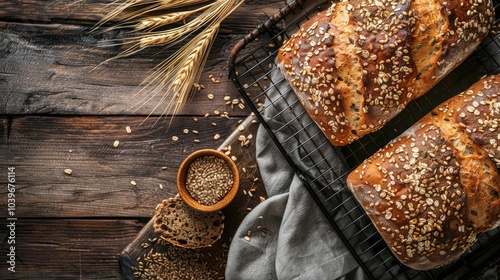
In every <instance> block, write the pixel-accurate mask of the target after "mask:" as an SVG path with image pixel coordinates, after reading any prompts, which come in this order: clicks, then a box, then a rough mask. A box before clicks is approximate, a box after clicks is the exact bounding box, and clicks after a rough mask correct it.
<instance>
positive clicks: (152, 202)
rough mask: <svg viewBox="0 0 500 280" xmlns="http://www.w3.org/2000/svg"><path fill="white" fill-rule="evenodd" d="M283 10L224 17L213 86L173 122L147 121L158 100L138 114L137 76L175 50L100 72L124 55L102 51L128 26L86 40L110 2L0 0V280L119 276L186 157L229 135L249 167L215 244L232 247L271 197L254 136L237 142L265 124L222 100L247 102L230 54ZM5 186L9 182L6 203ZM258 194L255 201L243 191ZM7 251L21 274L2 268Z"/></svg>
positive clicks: (212, 59)
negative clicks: (127, 252)
mask: <svg viewBox="0 0 500 280" xmlns="http://www.w3.org/2000/svg"><path fill="white" fill-rule="evenodd" d="M118 2H122V1H118ZM283 4H284V1H282V0H273V1H264V0H255V1H247V2H246V3H245V4H244V5H243V6H242V7H240V8H239V9H238V10H237V11H236V12H235V13H234V14H233V15H231V16H230V17H229V18H228V19H227V20H226V21H224V23H223V25H222V27H221V30H220V32H219V34H218V36H217V38H216V40H215V43H214V45H213V48H212V52H211V53H210V55H209V58H208V62H207V64H206V66H205V68H204V71H203V74H202V76H201V80H200V83H201V84H203V85H204V86H205V89H203V90H201V91H200V92H197V93H196V95H195V96H194V97H193V99H192V100H191V101H190V102H189V103H188V104H187V106H186V107H185V108H184V110H183V111H182V112H181V113H180V114H179V115H178V116H175V117H174V118H173V119H171V115H170V113H169V114H168V116H167V117H161V116H160V115H159V114H155V115H152V116H150V117H147V116H148V114H149V113H151V112H152V110H153V108H154V106H155V105H156V103H157V102H158V99H155V100H152V102H148V103H147V104H145V105H144V106H142V107H141V108H139V109H138V110H135V111H131V110H130V108H131V107H132V106H133V105H135V104H137V103H138V102H139V100H138V98H140V96H137V95H136V94H137V92H138V91H139V90H140V89H141V87H140V84H141V82H143V81H144V79H145V78H146V77H147V76H148V75H149V71H150V70H151V69H152V68H153V67H154V66H155V65H157V64H159V63H160V62H161V61H162V60H163V59H165V58H166V56H167V54H168V51H166V52H165V51H164V50H163V52H162V49H161V48H154V49H149V50H147V51H145V52H143V53H140V54H137V55H134V56H131V57H128V58H124V59H118V60H113V61H111V62H109V63H106V64H103V65H101V66H99V67H97V68H96V66H98V65H99V64H100V63H101V62H103V61H104V60H106V59H108V58H111V57H113V56H115V55H117V54H118V53H119V52H120V51H122V50H123V48H120V47H116V46H106V45H105V43H106V42H107V39H110V38H121V37H120V36H124V35H123V32H120V31H114V32H107V33H104V34H90V33H88V31H89V29H90V28H91V27H92V26H93V25H94V24H95V23H96V21H97V20H99V19H100V18H101V17H102V16H104V15H105V14H107V13H108V12H109V11H110V10H111V9H113V8H114V7H116V3H114V0H55V1H41V0H2V1H0V185H1V189H0V220H1V222H0V223H1V227H0V238H1V239H2V240H3V241H2V243H1V245H0V279H54V278H62V279H75V278H83V279H119V278H122V277H123V274H122V273H121V272H120V266H119V256H120V255H121V253H122V251H123V250H124V248H126V247H127V246H128V245H129V244H131V243H132V242H133V241H134V240H135V239H136V237H137V235H138V233H139V232H140V231H141V230H142V229H143V228H144V227H145V225H146V224H147V223H148V222H149V221H150V220H151V218H152V216H153V214H154V210H155V207H156V205H157V204H158V203H159V202H161V201H162V200H163V199H165V198H169V197H173V196H175V195H176V193H177V191H176V181H175V176H176V172H177V168H178V167H179V165H180V163H181V161H182V160H183V159H184V158H185V157H186V156H187V155H188V154H190V153H191V152H194V151H196V150H198V149H202V148H212V149H216V148H219V147H221V145H223V144H224V141H226V143H227V144H228V145H231V146H232V150H231V155H234V156H236V157H237V164H238V166H239V168H240V172H241V173H242V181H241V187H240V188H241V191H240V193H239V194H238V197H237V198H236V200H235V201H234V202H233V203H232V204H231V206H230V207H229V208H228V209H226V210H225V214H226V227H225V231H224V235H223V238H222V240H221V241H219V242H220V243H221V244H229V242H230V239H231V237H232V235H233V234H234V232H235V230H236V228H237V227H238V225H239V223H240V222H241V220H242V219H243V217H244V216H245V215H246V214H247V213H248V210H249V209H251V208H252V207H254V206H255V205H257V204H258V203H260V199H259V196H262V197H265V190H264V189H263V187H262V184H261V181H260V180H259V179H258V178H259V174H258V169H257V166H256V161H255V142H253V141H252V142H250V144H249V145H248V146H247V147H242V146H241V145H240V142H239V141H238V139H237V138H238V136H239V135H241V134H244V135H246V136H248V135H249V134H253V135H255V132H256V130H257V126H258V125H257V124H255V123H254V122H252V121H251V120H249V119H247V118H248V116H249V115H250V113H251V112H250V111H249V110H248V109H247V108H244V109H240V108H239V107H236V108H231V106H230V105H226V101H225V100H224V98H225V96H229V98H230V100H233V99H237V98H239V93H238V92H237V90H236V88H235V86H234V85H233V84H232V83H231V82H230V81H229V79H228V78H227V77H228V68H227V58H228V56H229V52H230V50H231V49H232V47H233V45H234V44H235V43H236V42H237V40H239V39H240V38H242V37H243V36H244V35H246V34H247V33H248V32H249V31H251V30H252V29H253V28H254V27H255V26H256V25H257V24H258V23H259V22H260V21H262V20H263V19H265V18H266V14H267V15H271V14H273V13H275V12H276V11H277V9H278V8H279V7H281V6H282V5H283ZM210 77H216V78H217V79H218V80H220V83H214V82H212V80H211V78H210ZM208 94H213V95H214V98H213V99H209V98H207V95H208ZM217 111H218V112H217ZM224 112H227V115H225V114H224ZM221 114H222V115H223V116H220V115H221ZM207 115H208V116H207ZM245 120H246V122H247V124H248V125H247V126H246V127H245V129H244V130H243V131H240V129H238V127H239V126H240V125H241V122H243V121H245ZM155 123H156V124H155ZM169 124H170V125H169ZM127 126H129V127H130V128H131V133H128V132H127V131H126V127H127ZM196 132H197V133H196ZM216 134H219V135H220V139H218V140H215V139H214V136H215V135H216ZM173 136H177V137H178V141H174V140H173V139H172V137H173ZM116 140H118V141H119V144H118V145H117V146H116V145H114V143H115V141H116ZM115 146H116V147H115ZM9 168H11V171H12V172H11V173H9ZM243 168H244V169H245V171H246V172H243ZM67 169H70V170H71V172H70V171H69V170H67ZM68 173H71V174H68ZM9 179H10V180H11V181H13V180H15V183H13V185H14V186H15V192H13V193H14V194H15V204H10V205H9V204H8V203H9V201H8V195H9V193H11V191H12V190H11V191H9V189H8V188H7V184H8V181H9ZM132 181H134V182H136V184H135V185H133V183H131V182H132ZM160 185H161V186H163V187H160ZM250 189H255V192H254V195H253V197H250V196H248V195H245V193H244V192H243V191H248V190H250ZM10 202H14V200H11V201H10ZM9 206H12V207H11V209H9ZM8 210H12V212H9V211H8ZM14 219H17V220H14ZM13 224H15V229H14V228H10V227H8V225H13ZM11 229H12V230H11ZM9 237H10V239H9ZM4 241H5V242H4ZM12 241H15V244H9V242H12ZM10 246H14V247H15V248H14V250H13V251H14V253H15V273H12V272H10V271H8V268H9V267H11V265H10V264H9V263H7V261H8V256H7V254H11V247H10ZM214 247H217V246H214ZM219 253H220V252H218V251H217V252H215V253H214V254H219ZM213 265H214V266H215V265H216V264H213ZM219 270H220V271H223V267H222V268H219Z"/></svg>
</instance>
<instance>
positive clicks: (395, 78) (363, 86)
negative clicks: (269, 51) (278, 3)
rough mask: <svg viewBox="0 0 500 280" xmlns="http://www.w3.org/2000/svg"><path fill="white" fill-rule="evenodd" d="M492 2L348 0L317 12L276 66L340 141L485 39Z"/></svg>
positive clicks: (368, 128) (370, 125)
mask: <svg viewBox="0 0 500 280" xmlns="http://www.w3.org/2000/svg"><path fill="white" fill-rule="evenodd" d="M492 22H493V7H492V5H491V3H490V1H483V0H470V1H442V0H399V1H392V0H375V1H371V0H349V1H342V2H339V3H333V4H332V6H331V7H330V8H328V9H327V10H325V11H323V12H320V13H319V14H318V15H316V16H314V17H312V18H311V19H310V20H309V21H307V22H306V23H305V24H304V25H303V26H301V28H300V29H299V30H298V31H297V32H296V33H295V34H293V35H292V36H291V37H290V38H289V39H288V40H287V41H286V42H285V43H284V44H283V46H282V47H281V48H280V50H279V52H278V67H279V68H280V70H281V72H282V73H283V74H284V76H285V79H286V80H288V82H289V84H290V86H291V88H292V89H293V90H294V91H295V93H296V95H297V97H298V99H299V100H300V101H301V103H302V104H303V105H304V107H305V109H306V111H307V112H308V113H309V115H311V117H312V118H313V120H314V121H315V122H316V123H317V124H318V125H319V127H320V128H321V129H322V130H323V132H324V133H325V135H326V136H327V137H328V139H329V140H330V142H331V143H332V144H333V145H335V146H343V145H346V144H349V143H351V142H352V141H354V140H356V139H358V138H360V137H362V136H363V135H366V134H368V133H370V132H373V131H375V130H377V129H379V128H380V127H382V126H383V125H384V124H385V123H386V122H388V121H389V120H390V119H392V118H393V117H394V116H396V115H397V114H398V113H399V112H400V111H401V110H402V109H403V108H404V107H405V106H406V105H407V104H408V103H409V102H410V101H411V100H414V99H416V98H418V97H420V96H422V95H423V94H425V93H426V92H427V91H429V90H430V89H431V88H432V87H433V86H434V85H435V84H436V83H437V82H438V81H439V80H441V79H442V78H443V77H444V76H445V75H446V74H448V73H449V72H450V71H451V70H453V69H454V68H455V67H456V66H458V65H459V64H460V63H461V62H462V61H463V60H464V59H465V58H466V57H467V56H468V55H469V54H471V53H472V51H473V50H474V49H476V47H477V46H478V44H479V43H480V42H481V41H482V40H483V39H484V38H485V36H486V35H487V33H488V31H489V29H490V28H491V26H492Z"/></svg>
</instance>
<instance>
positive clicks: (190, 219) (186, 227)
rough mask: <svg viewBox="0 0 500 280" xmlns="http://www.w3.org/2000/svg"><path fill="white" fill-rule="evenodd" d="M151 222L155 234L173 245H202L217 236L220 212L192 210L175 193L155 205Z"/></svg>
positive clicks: (215, 239)
mask: <svg viewBox="0 0 500 280" xmlns="http://www.w3.org/2000/svg"><path fill="white" fill-rule="evenodd" d="M153 225H154V232H155V233H156V234H158V235H159V236H160V237H161V238H163V239H165V240H167V241H168V242H170V243H172V244H174V245H176V246H179V247H183V248H191V249H194V248H202V247H207V246H210V245H212V244H213V243H215V242H216V241H218V240H219V239H220V237H221V235H222V231H223V229H224V215H223V213H222V212H221V211H216V212H200V211H196V210H194V209H192V208H191V207H189V206H188V205H187V204H186V203H184V201H183V200H182V199H181V198H179V197H175V198H171V199H166V200H164V201H163V202H162V203H160V204H158V206H156V213H155V216H154V223H153Z"/></svg>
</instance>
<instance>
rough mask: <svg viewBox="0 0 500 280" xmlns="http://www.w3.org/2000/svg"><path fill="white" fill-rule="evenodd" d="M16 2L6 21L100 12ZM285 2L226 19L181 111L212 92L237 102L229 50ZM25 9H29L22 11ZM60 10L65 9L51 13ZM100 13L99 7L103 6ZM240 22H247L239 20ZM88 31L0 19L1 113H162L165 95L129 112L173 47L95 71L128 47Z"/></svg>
mask: <svg viewBox="0 0 500 280" xmlns="http://www.w3.org/2000/svg"><path fill="white" fill-rule="evenodd" d="M18 2H19V1H2V3H3V4H0V11H1V10H3V9H2V7H1V5H5V6H7V7H5V8H6V9H5V10H4V11H3V13H4V15H3V17H4V18H6V19H7V20H9V19H10V20H12V18H11V17H9V15H16V16H17V15H18V14H20V16H19V17H20V18H24V16H28V15H30V14H33V15H40V14H47V13H48V14H49V15H47V17H48V18H52V17H57V16H59V17H61V16H62V15H64V14H65V13H68V9H69V8H68V6H71V5H73V4H74V5H76V6H77V7H78V8H77V9H76V10H75V11H74V12H75V13H77V14H76V15H74V17H75V18H77V17H81V18H85V13H88V14H99V13H93V11H94V9H88V10H86V9H84V8H83V7H81V6H79V5H85V7H88V6H87V4H83V3H84V2H85V1H78V3H76V2H74V3H73V4H72V3H71V1H63V2H62V3H61V5H58V4H57V3H54V4H53V5H52V4H51V5H48V6H47V7H45V8H41V7H40V6H43V5H44V4H41V3H44V2H41V1H22V3H18ZM34 2H36V3H37V4H34ZM56 2H57V1H56ZM94 2H96V1H91V2H90V3H88V5H90V6H92V5H93V3H94ZM32 3H33V4H32ZM281 4H282V3H281V1H275V2H272V3H267V2H264V1H256V2H253V3H248V4H246V5H247V7H246V8H245V9H246V10H245V9H244V8H243V7H242V8H241V9H239V10H238V12H237V13H235V14H234V15H232V16H231V17H230V18H228V19H227V20H226V22H225V23H224V25H223V26H222V28H221V32H220V33H219V34H218V37H217V39H216V40H215V42H214V45H213V47H212V52H211V54H210V55H209V58H208V61H207V64H206V65H205V69H204V72H203V74H202V76H201V79H200V83H201V84H203V85H204V86H205V87H206V88H205V89H204V90H202V92H200V93H198V94H196V95H195V96H194V97H193V99H192V101H191V102H189V103H188V105H187V106H186V108H185V109H184V110H183V111H182V114H187V115H193V114H200V113H201V112H200V110H199V108H204V107H206V106H208V105H209V104H210V103H211V101H210V100H208V99H207V97H206V96H207V94H209V93H210V94H214V95H215V98H214V100H215V101H219V102H223V101H224V100H223V98H224V96H226V95H229V96H230V98H231V99H234V98H239V94H238V92H237V91H236V88H235V87H234V85H233V84H232V83H231V81H230V80H229V79H228V78H227V75H228V69H227V58H228V57H229V52H230V51H231V49H232V47H233V45H234V44H235V43H236V42H237V41H238V40H239V39H241V38H242V36H243V35H244V34H246V33H248V32H249V31H251V30H252V29H253V28H254V27H255V26H256V25H257V24H258V23H259V22H260V21H261V20H263V19H265V13H267V14H272V13H274V12H276V11H277V9H278V7H279V6H280V5H281ZM23 6H27V7H31V8H29V9H26V10H21V11H19V9H20V8H21V7H23ZM56 6H57V7H59V6H60V7H61V8H60V9H59V8H54V7H56ZM95 9H99V10H102V9H103V7H102V3H101V5H97V8H95ZM248 10H250V11H248ZM37 11H38V13H37ZM23 13H27V14H24V15H23ZM51 13H54V14H53V15H51ZM101 14H102V13H101ZM0 16H1V15H0ZM242 17H245V18H246V20H245V21H242V20H241V18H242ZM41 21H42V22H45V20H41ZM90 27H91V26H90V25H88V26H81V25H72V24H68V23H67V22H65V21H61V22H60V23H58V24H43V23H39V22H38V21H37V20H36V19H33V21H32V22H30V19H28V20H27V24H26V23H16V22H3V23H2V22H0V38H2V40H0V57H1V58H2V60H3V63H2V64H1V65H0V92H2V93H5V95H3V96H2V98H0V114H47V113H50V114H87V115H88V114H99V115H117V114H136V115H147V114H150V113H152V112H153V114H156V115H159V114H161V113H163V108H162V106H160V108H159V109H158V110H156V111H155V110H154V109H155V107H156V105H157V104H158V102H159V100H161V98H162V96H161V95H157V96H156V97H155V98H153V99H152V100H151V101H150V102H147V103H146V104H145V105H144V106H142V107H140V108H139V109H138V110H132V107H133V106H134V105H137V104H138V103H140V100H142V99H143V98H144V95H141V94H138V92H140V89H141V86H140V85H141V83H142V82H144V80H145V79H146V78H147V77H148V76H149V75H150V73H151V72H150V71H151V69H152V68H153V67H154V66H156V65H158V64H159V63H160V62H161V61H162V60H164V59H165V58H167V57H168V56H169V55H170V54H172V52H173V51H174V50H175V48H171V49H169V50H164V49H162V48H152V49H148V50H146V51H144V52H143V53H140V54H137V55H134V56H133V57H129V58H124V59H119V60H114V61H111V62H108V63H106V64H104V65H101V66H99V67H98V68H96V66H98V65H99V64H100V63H102V62H104V61H105V60H106V59H109V58H111V57H114V56H115V55H117V54H119V53H120V52H121V51H123V50H124V49H125V48H124V47H121V48H120V47H117V46H107V45H108V44H109V41H108V40H110V39H116V40H119V41H121V40H123V39H124V38H125V36H126V35H125V34H124V33H123V32H119V31H116V32H107V33H105V34H90V33H88V31H89V29H90ZM210 75H214V76H215V77H216V78H217V79H219V80H220V81H221V83H219V84H214V83H213V82H212V81H211V79H210V78H209V76H210ZM219 75H222V76H219ZM169 99H170V98H169ZM169 99H168V100H169ZM212 103H213V102H212ZM234 113H235V114H238V115H239V116H246V115H248V114H249V111H248V110H235V111H234Z"/></svg>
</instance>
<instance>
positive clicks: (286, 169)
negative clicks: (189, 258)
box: [226, 71, 364, 279]
mask: <svg viewBox="0 0 500 280" xmlns="http://www.w3.org/2000/svg"><path fill="white" fill-rule="evenodd" d="M271 81H274V82H276V83H277V86H276V88H277V90H271V91H269V94H268V100H267V101H266V103H267V104H268V105H269V103H271V102H273V104H274V105H273V106H269V107H267V109H266V110H265V111H264V112H263V115H264V117H268V116H271V117H272V116H275V114H276V113H277V111H279V112H281V113H280V115H281V116H283V112H282V109H283V108H282V106H283V107H286V106H288V104H294V103H296V96H295V94H293V92H288V94H287V95H286V101H287V102H281V103H283V104H281V103H278V102H275V100H274V98H276V99H279V98H281V97H278V96H279V93H278V92H285V91H289V87H288V85H287V84H286V81H284V80H283V77H282V75H281V74H280V73H279V71H273V73H272V76H271ZM280 101H281V100H280ZM295 110H303V108H302V107H297V108H296V109H295ZM290 114H291V116H290V118H293V116H294V115H297V114H300V112H292V111H290ZM284 118H285V119H286V116H285V117H284ZM301 122H304V123H306V124H307V123H310V122H311V119H310V118H309V116H308V115H307V114H301ZM268 123H269V124H270V126H272V127H276V128H278V127H282V126H283V123H281V122H279V121H277V120H275V119H269V120H268ZM297 129H298V128H296V129H294V128H289V129H281V130H280V131H279V132H278V133H276V134H275V135H276V136H277V137H278V138H279V139H281V140H284V139H289V136H290V135H292V134H294V132H295V131H296V130H297ZM307 129H308V130H309V133H308V134H310V135H316V134H317V133H318V132H319V128H318V127H317V126H315V125H312V126H308V127H307ZM301 135H307V133H301V134H299V139H297V141H296V142H293V141H292V142H290V141H288V142H287V145H288V146H287V147H285V148H286V150H287V151H294V150H295V151H296V152H294V153H292V155H291V156H293V157H298V158H302V157H303V155H302V154H301V152H300V149H295V147H294V146H295V145H300V144H301V143H302V144H303V143H305V142H307V139H300V137H301ZM256 137H257V139H256V153H257V163H258V166H259V170H260V172H261V177H262V180H263V183H264V186H265V188H266V191H267V194H268V196H269V198H268V199H267V200H265V201H264V202H262V203H261V204H259V205H258V206H257V207H256V208H254V209H253V210H252V211H251V212H250V213H249V214H248V215H247V217H246V218H245V219H244V220H243V222H242V223H241V225H240V227H239V228H238V231H237V232H236V234H235V236H234V238H233V240H232V242H231V245H230V248H229V256H228V263H227V268H226V278H227V279H363V278H364V276H363V272H362V270H361V269H360V268H358V265H357V262H356V260H355V259H354V258H353V257H352V255H351V254H350V253H349V252H348V250H347V249H346V247H345V245H344V244H343V242H342V241H341V240H340V239H339V237H338V235H337V233H336V232H335V231H334V229H333V227H332V225H331V224H330V223H329V222H328V220H327V219H326V216H325V215H324V214H323V212H321V210H320V208H319V207H318V205H317V204H316V202H315V201H314V200H313V199H312V197H311V195H310V193H309V192H308V191H307V189H306V187H305V186H304V185H303V182H302V181H301V179H300V178H299V176H298V175H297V174H296V173H295V172H294V170H293V169H292V168H291V167H290V165H289V164H288V163H287V162H286V161H285V159H284V157H283V155H282V154H281V153H280V151H279V150H278V149H277V147H276V146H275V145H274V143H273V142H272V140H271V139H270V138H269V134H268V133H267V131H265V129H263V128H262V127H259V130H258V132H257V136H256ZM322 149H324V150H325V151H324V154H330V152H329V151H327V150H329V149H333V147H331V146H324V147H322ZM301 164H303V165H304V166H302V167H301V168H302V170H307V166H308V162H307V161H305V162H301ZM338 166H340V167H342V165H341V164H338ZM334 171H335V170H333V171H332V174H331V176H332V180H333V176H335V175H334ZM336 172H337V174H338V173H340V172H342V170H336ZM312 176H314V174H312ZM249 232H250V235H249V234H248V233H249ZM248 235H249V236H250V240H248V238H246V239H245V236H248Z"/></svg>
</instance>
